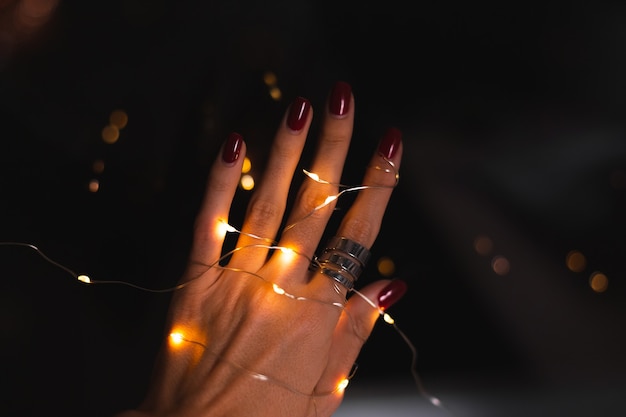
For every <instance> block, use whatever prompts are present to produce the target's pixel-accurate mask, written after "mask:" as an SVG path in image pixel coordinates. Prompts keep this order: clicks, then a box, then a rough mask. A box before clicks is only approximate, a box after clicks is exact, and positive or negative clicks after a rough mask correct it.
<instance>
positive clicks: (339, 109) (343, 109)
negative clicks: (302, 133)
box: [280, 81, 354, 278]
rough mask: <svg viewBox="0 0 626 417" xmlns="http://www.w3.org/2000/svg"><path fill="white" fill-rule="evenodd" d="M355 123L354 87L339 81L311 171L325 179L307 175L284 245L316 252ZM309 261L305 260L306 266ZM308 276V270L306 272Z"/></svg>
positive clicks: (304, 252)
mask: <svg viewBox="0 0 626 417" xmlns="http://www.w3.org/2000/svg"><path fill="white" fill-rule="evenodd" d="M353 123H354V97H353V96H352V88H351V86H350V85H349V84H347V83H345V82H341V81H340V82H337V83H336V84H335V85H334V86H333V88H332V89H331V92H330V94H329V97H328V100H327V109H326V112H325V116H324V122H323V123H322V126H321V132H320V138H319V141H318V144H317V151H316V154H315V157H314V159H313V163H312V166H311V168H310V169H309V171H310V172H312V173H314V174H315V175H317V176H318V177H319V178H320V180H321V182H317V181H314V180H311V179H308V178H307V179H305V181H304V182H303V184H302V186H301V187H300V190H299V192H298V195H297V197H296V200H295V203H294V208H293V210H292V211H291V213H290V215H289V218H288V220H287V226H286V227H285V230H284V233H283V236H282V239H281V242H280V244H281V246H287V247H291V248H297V250H298V251H299V252H300V253H302V254H305V255H306V256H305V257H308V258H309V259H310V257H312V256H313V253H314V251H315V249H316V248H317V245H318V243H319V239H320V237H321V235H322V233H323V231H324V229H325V227H326V224H327V223H328V219H329V218H330V216H331V214H332V210H333V209H334V206H335V204H334V202H331V203H330V204H325V202H326V201H327V199H328V198H329V196H331V197H332V196H334V195H336V193H337V189H338V187H337V184H338V183H339V181H340V179H341V173H342V170H343V166H344V163H345V159H346V155H347V153H348V149H349V146H350V138H351V136H352V128H353ZM307 265H308V262H303V263H302V267H304V268H306V267H307ZM302 276H303V278H304V276H305V275H304V274H302Z"/></svg>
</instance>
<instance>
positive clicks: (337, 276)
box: [320, 266, 354, 291]
mask: <svg viewBox="0 0 626 417" xmlns="http://www.w3.org/2000/svg"><path fill="white" fill-rule="evenodd" d="M320 272H321V273H322V274H324V275H326V276H328V277H330V278H332V279H333V280H335V281H337V282H338V283H339V284H341V285H343V286H344V287H346V288H347V289H348V291H350V290H351V289H352V288H354V281H353V280H351V279H350V278H348V277H347V276H345V275H343V274H342V272H344V271H340V270H336V269H332V268H326V267H324V266H322V267H320ZM346 272H347V271H346Z"/></svg>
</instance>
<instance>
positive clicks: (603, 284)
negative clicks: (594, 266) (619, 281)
mask: <svg viewBox="0 0 626 417" xmlns="http://www.w3.org/2000/svg"><path fill="white" fill-rule="evenodd" d="M589 286H590V287H591V289H592V290H594V291H595V292H598V293H600V292H604V291H606V289H607V288H608V286H609V278H608V277H607V276H606V275H605V274H603V273H602V272H594V273H593V274H591V276H590V277H589Z"/></svg>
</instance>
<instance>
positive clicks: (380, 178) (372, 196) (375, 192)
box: [316, 128, 402, 295]
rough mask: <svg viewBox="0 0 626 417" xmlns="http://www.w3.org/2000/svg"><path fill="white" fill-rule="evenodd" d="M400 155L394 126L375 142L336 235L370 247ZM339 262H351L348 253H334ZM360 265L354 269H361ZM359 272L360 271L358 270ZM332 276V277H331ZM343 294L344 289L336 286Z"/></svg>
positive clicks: (398, 134)
mask: <svg viewBox="0 0 626 417" xmlns="http://www.w3.org/2000/svg"><path fill="white" fill-rule="evenodd" d="M401 158H402V133H401V132H400V131H399V130H398V129H395V128H390V129H388V130H387V132H386V133H385V135H384V136H383V138H382V140H381V141H380V143H379V146H378V149H377V152H376V154H375V155H374V156H373V157H372V159H371V161H370V164H369V166H368V168H367V171H366V173H365V176H364V178H363V186H361V187H355V191H357V192H358V193H359V194H358V195H357V197H356V199H355V200H354V203H353V204H352V206H351V207H350V209H349V210H348V212H347V213H346V214H345V216H344V218H343V219H342V221H341V224H340V226H339V229H338V231H337V234H336V236H339V237H343V238H347V239H349V240H351V241H354V242H356V244H359V245H361V246H363V247H364V248H365V249H370V248H371V246H372V245H373V243H374V241H375V240H376V237H377V236H378V232H379V231H380V226H381V223H382V220H383V216H384V214H385V210H386V208H387V204H388V202H389V199H390V197H391V194H392V192H393V189H394V188H395V186H396V184H397V181H398V169H399V168H400V161H401ZM338 256H339V258H337V259H342V261H337V262H338V263H339V262H348V263H352V260H351V259H350V258H351V257H350V256H347V257H344V256H343V255H342V254H338ZM362 267H363V268H358V269H359V271H362V270H363V269H364V267H365V265H362ZM337 270H338V271H339V272H340V273H341V274H342V275H344V276H345V277H346V278H347V279H349V280H350V281H356V279H358V274H357V275H351V274H349V273H347V272H343V271H342V269H341V267H339V268H337ZM359 273H360V272H359ZM325 278H326V279H328V278H329V277H328V276H326V275H325V274H322V273H320V274H317V275H316V279H325ZM333 279H334V278H333ZM339 290H340V291H341V292H342V293H343V295H346V294H347V291H348V289H347V288H346V287H345V286H343V285H340V286H339Z"/></svg>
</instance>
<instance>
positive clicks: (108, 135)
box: [102, 125, 120, 144]
mask: <svg viewBox="0 0 626 417" xmlns="http://www.w3.org/2000/svg"><path fill="white" fill-rule="evenodd" d="M119 138H120V131H119V129H118V128H117V127H116V126H114V125H107V126H105V127H104V129H102V140H103V141H104V142H105V143H108V144H112V143H115V142H117V140H118V139H119Z"/></svg>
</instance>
